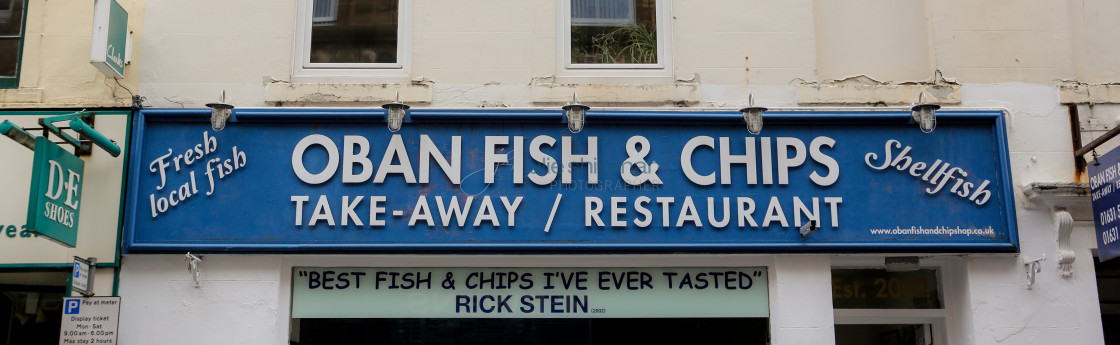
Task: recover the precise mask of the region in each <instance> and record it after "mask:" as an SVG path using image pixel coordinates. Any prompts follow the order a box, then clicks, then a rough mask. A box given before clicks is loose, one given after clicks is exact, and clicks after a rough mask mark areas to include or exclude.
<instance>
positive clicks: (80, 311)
mask: <svg viewBox="0 0 1120 345" xmlns="http://www.w3.org/2000/svg"><path fill="white" fill-rule="evenodd" d="M120 315H121V298H120V297H84V298H82V297H67V298H63V299H62V336H60V337H59V338H58V344H59V345H71V344H106V345H115V344H116V343H117V324H118V321H119V319H120Z"/></svg>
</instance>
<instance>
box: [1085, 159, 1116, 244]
mask: <svg viewBox="0 0 1120 345" xmlns="http://www.w3.org/2000/svg"><path fill="white" fill-rule="evenodd" d="M1118 170H1120V150H1112V151H1109V152H1108V153H1106V154H1104V156H1101V157H1100V158H1097V161H1096V162H1093V163H1089V188H1090V189H1092V192H1093V217H1094V218H1095V219H1096V222H1094V225H1095V226H1096V228H1097V251H1098V253H1099V255H1100V261H1101V262H1104V261H1105V260H1108V259H1112V258H1114V257H1117V256H1120V241H1118V240H1120V231H1118V230H1117V228H1118V227H1120V222H1118V221H1117V215H1118V213H1120V210H1118V209H1117V208H1118V207H1120V191H1118V189H1120V185H1117V183H1118V181H1117V180H1120V171H1118Z"/></svg>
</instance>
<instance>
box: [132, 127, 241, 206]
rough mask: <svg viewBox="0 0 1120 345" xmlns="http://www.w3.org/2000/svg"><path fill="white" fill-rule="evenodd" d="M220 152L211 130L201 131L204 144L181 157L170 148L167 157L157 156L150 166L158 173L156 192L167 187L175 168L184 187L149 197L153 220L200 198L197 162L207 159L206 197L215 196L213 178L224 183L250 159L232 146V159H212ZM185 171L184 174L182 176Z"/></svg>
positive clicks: (205, 165) (180, 154) (187, 151)
mask: <svg viewBox="0 0 1120 345" xmlns="http://www.w3.org/2000/svg"><path fill="white" fill-rule="evenodd" d="M217 150H218V139H217V138H215V137H212V136H210V132H209V131H204V132H202V142H201V143H199V144H196V145H195V146H194V147H188V148H187V149H186V150H184V151H183V152H182V153H179V154H175V151H174V150H173V149H170V148H168V149H167V154H165V155H162V156H159V157H157V158H156V159H154V160H152V162H151V163H149V164H148V171H151V172H152V173H158V174H159V181H160V184H159V185H158V186H155V189H156V191H162V190H163V189H164V187H166V186H167V181H168V175H169V170H171V168H172V167H174V172H175V173H177V175H180V176H181V177H182V180H181V181H182V184H180V185H178V188H172V189H171V191H169V192H167V193H166V194H160V193H152V194H149V195H148V202H149V206H150V209H151V212H152V218H156V217H157V216H159V215H160V214H162V213H164V212H167V211H168V210H170V209H171V208H172V207H176V206H179V205H180V204H182V203H184V202H187V201H188V200H190V199H191V198H192V197H194V196H195V195H198V193H199V189H198V178H197V176H196V174H195V170H190V169H191V166H192V165H194V164H195V163H198V162H202V161H204V160H205V162H206V163H205V164H204V165H203V169H202V174H203V175H206V179H207V182H209V189H208V190H207V191H206V196H211V195H213V194H214V191H215V188H216V183H215V178H214V177H215V176H214V175H217V179H218V180H221V179H224V178H226V177H228V176H230V175H231V174H233V173H234V172H235V171H237V170H238V169H241V168H243V167H245V164H246V163H247V160H248V157H247V156H246V155H245V151H241V150H238V149H237V146H233V148H232V153H231V155H230V158H224V159H223V158H222V157H212V158H209V157H210V156H211V155H217ZM206 158H208V159H206ZM184 171H185V174H183V172H184ZM184 175H185V176H184Z"/></svg>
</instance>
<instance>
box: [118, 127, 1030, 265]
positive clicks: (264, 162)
mask: <svg viewBox="0 0 1120 345" xmlns="http://www.w3.org/2000/svg"><path fill="white" fill-rule="evenodd" d="M379 111H380V110H378V111H372V110H368V109H331V110H318V109H263V110H245V111H241V112H239V113H238V122H237V123H234V124H232V125H231V126H228V127H227V128H226V129H225V130H224V131H222V132H214V131H211V130H210V125H209V123H208V122H205V120H206V119H207V118H208V117H207V115H208V114H209V112H208V111H206V110H201V109H200V110H182V109H174V110H170V109H169V110H161V109H145V110H143V111H142V112H141V113H140V116H139V117H138V122H137V124H138V126H137V127H136V128H137V130H136V131H134V132H133V134H134V135H135V136H136V137H134V138H137V140H139V141H140V142H137V143H135V145H134V146H133V152H132V154H131V156H130V157H131V158H130V164H131V166H130V168H129V173H130V177H129V179H128V182H129V186H128V192H127V194H128V200H129V201H128V206H127V207H128V209H127V211H126V212H127V213H126V218H127V221H126V224H127V225H126V230H125V231H126V233H125V235H124V236H125V238H124V246H125V247H124V249H125V250H126V251H128V252H131V253H140V252H180V251H191V252H207V251H212V252H231V251H232V252H238V251H240V252H251V251H271V252H301V253H306V252H331V251H347V252H355V251H358V252H401V251H408V252H428V251H472V252H525V251H553V252H556V251H560V252H587V251H600V252H634V251H682V250H683V251H724V252H734V251H752V252H757V251H760V250H763V251H770V252H775V251H779V252H808V251H814V252H917V253H928V252H1014V251H1016V250H1017V246H1018V240H1017V232H1016V230H1015V222H1014V219H1015V215H1014V212H1015V209H1014V207H1013V204H1012V197H1013V194H1012V193H1011V180H1010V174H1009V170H1008V166H1009V164H1008V160H1007V146H1006V140H1005V138H1004V133H1005V130H1004V127H1003V114H1002V112H998V111H988V112H979V111H972V112H963V111H959V112H939V113H938V124H939V126H938V128H937V130H936V131H935V132H933V133H928V134H927V133H923V132H922V131H921V130H920V129H918V127H917V125H915V124H913V123H912V122H911V120H910V119H911V117H910V113H909V112H898V111H895V112H888V111H877V112H864V113H860V112H850V113H827V112H812V113H798V112H771V113H767V115H766V116H767V120H766V121H767V122H766V129H765V130H763V132H762V133H761V134H759V135H752V134H750V133H749V132H748V131H747V129H746V127H745V125H744V124H743V118H742V116H741V115H740V114H739V113H738V112H734V111H728V112H695V111H693V112H687V111H647V112H618V111H603V112H591V113H588V115H587V116H588V118H587V122H586V123H587V124H588V125H587V127H586V128H584V129H583V131H581V132H579V133H572V132H570V131H569V130H568V128H567V126H565V125H564V124H563V123H562V122H561V121H560V120H561V119H562V118H563V113H562V112H560V111H550V110H540V111H527V110H490V109H485V110H471V111H468V110H458V111H455V110H414V111H412V112H411V113H410V121H409V122H407V123H405V125H404V126H403V127H402V128H401V129H400V130H399V131H398V132H390V131H389V130H388V129H387V128H386V125H385V122H384V120H383V116H384V115H383V114H384V112H379Z"/></svg>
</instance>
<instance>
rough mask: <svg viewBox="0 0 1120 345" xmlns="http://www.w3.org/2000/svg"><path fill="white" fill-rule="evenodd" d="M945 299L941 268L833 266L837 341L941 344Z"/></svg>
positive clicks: (871, 344) (843, 343) (842, 344)
mask: <svg viewBox="0 0 1120 345" xmlns="http://www.w3.org/2000/svg"><path fill="white" fill-rule="evenodd" d="M943 301H944V296H943V294H942V289H941V279H940V272H939V270H938V269H933V268H920V269H915V270H909V271H888V270H884V269H879V268H833V269H832V306H833V308H835V317H836V344H837V345H848V344H861V345H863V344H866V345H880V344H883V345H887V344H894V345H930V344H943V343H944V341H942V340H941V339H944V338H945V333H944V330H945V317H946V315H947V312H946V309H945V303H944V302H943Z"/></svg>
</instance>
